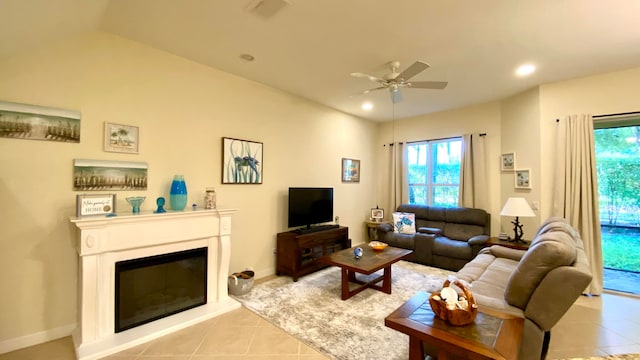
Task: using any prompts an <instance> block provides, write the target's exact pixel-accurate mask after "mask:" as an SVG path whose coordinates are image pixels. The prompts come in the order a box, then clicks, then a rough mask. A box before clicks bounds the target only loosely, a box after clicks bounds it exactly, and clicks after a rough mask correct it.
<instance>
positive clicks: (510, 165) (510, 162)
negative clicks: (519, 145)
mask: <svg viewBox="0 0 640 360" xmlns="http://www.w3.org/2000/svg"><path fill="white" fill-rule="evenodd" d="M515 169H516V153H506V154H502V155H500V170H502V171H513V170H515Z"/></svg>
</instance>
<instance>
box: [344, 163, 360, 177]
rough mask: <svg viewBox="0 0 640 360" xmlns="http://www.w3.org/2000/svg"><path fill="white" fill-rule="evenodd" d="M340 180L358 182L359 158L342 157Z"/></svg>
mask: <svg viewBox="0 0 640 360" xmlns="http://www.w3.org/2000/svg"><path fill="white" fill-rule="evenodd" d="M342 182H360V160H354V159H346V158H342Z"/></svg>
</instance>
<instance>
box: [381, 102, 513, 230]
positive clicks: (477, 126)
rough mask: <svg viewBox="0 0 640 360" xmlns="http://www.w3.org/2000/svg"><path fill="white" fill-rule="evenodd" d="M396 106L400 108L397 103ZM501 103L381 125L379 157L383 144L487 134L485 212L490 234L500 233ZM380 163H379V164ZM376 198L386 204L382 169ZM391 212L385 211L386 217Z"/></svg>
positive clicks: (386, 191)
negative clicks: (488, 205) (488, 220)
mask: <svg viewBox="0 0 640 360" xmlns="http://www.w3.org/2000/svg"><path fill="white" fill-rule="evenodd" d="M397 106H402V103H400V104H399V105H397ZM500 116H501V115H500V103H499V102H490V103H485V104H480V105H474V106H468V107H465V108H461V109H455V110H450V111H444V112H439V113H434V114H429V115H425V116H419V117H415V118H410V119H402V120H397V121H395V123H394V122H387V123H383V124H381V125H380V134H379V137H378V145H377V146H378V157H379V158H382V157H384V156H386V155H385V152H384V150H383V144H388V143H390V142H392V141H394V139H395V141H403V142H406V141H420V140H431V139H440V138H449V137H455V136H461V135H463V134H467V133H486V134H487V135H486V137H485V145H486V148H487V149H486V156H487V158H486V161H487V176H488V180H487V181H488V184H489V196H488V198H489V202H490V207H489V209H486V210H487V211H489V213H491V223H492V226H491V228H492V230H491V231H492V233H494V234H497V233H498V231H499V230H498V229H499V216H498V214H499V212H500V209H501V208H500V206H501V203H500V173H499V171H500V167H499V159H500V138H501V130H500ZM379 163H381V161H379ZM379 175H380V176H379V187H378V190H377V193H378V198H380V202H381V203H386V196H385V195H386V194H387V193H388V190H387V189H388V188H389V179H388V178H386V177H385V176H384V172H383V170H382V169H381V171H380V173H379ZM391 212H392V211H387V213H385V216H387V217H389V216H390V214H391Z"/></svg>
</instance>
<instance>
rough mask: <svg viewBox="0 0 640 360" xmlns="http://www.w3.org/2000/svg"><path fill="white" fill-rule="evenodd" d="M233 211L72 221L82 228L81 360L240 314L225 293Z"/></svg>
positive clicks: (75, 337)
mask: <svg viewBox="0 0 640 360" xmlns="http://www.w3.org/2000/svg"><path fill="white" fill-rule="evenodd" d="M234 212H235V210H222V209H218V210H198V211H184V212H168V213H163V214H153V213H148V214H145V213H142V214H137V215H122V214H119V215H118V216H115V217H86V218H72V219H71V222H73V223H74V224H75V225H76V227H77V228H78V230H79V231H78V246H77V250H78V255H79V266H78V277H79V281H78V282H79V289H78V292H79V297H78V327H77V329H76V331H74V333H73V341H74V345H75V347H76V355H77V358H78V359H79V360H93V359H99V358H102V357H104V356H107V355H110V354H113V353H116V352H119V351H122V350H125V349H127V348H129V347H132V346H136V345H139V344H141V343H144V342H147V341H150V340H153V339H155V338H157V337H160V336H163V335H166V334H168V333H170V332H173V331H176V330H179V329H182V328H185V327H187V326H190V325H193V324H196V323H198V322H201V321H203V320H206V319H209V318H212V317H215V316H217V315H220V314H222V313H225V312H228V311H231V310H233V309H237V308H239V307H240V304H239V303H238V302H237V301H235V300H233V299H232V298H230V297H229V295H228V291H227V277H228V275H229V260H230V256H231V215H232V214H233V213H234ZM162 273H164V274H167V276H163V275H162ZM158 274H160V275H158ZM176 277H182V279H185V278H187V277H188V278H193V279H195V280H196V281H195V282H193V283H190V284H186V283H184V281H183V280H178V279H177V278H176ZM152 278H153V279H154V280H150V279H152ZM140 281H142V283H143V285H141V284H140V283H139V282H140ZM161 283H162V286H158V285H159V284H161ZM165 285H166V286H165ZM118 289H119V290H118ZM130 290H133V291H130ZM142 290H144V291H148V294H147V295H141V293H140V291H142ZM127 297H129V298H127ZM123 301H125V302H129V303H131V302H133V303H135V304H136V305H133V307H132V305H131V304H129V305H127V304H124V303H123ZM140 304H142V307H143V308H144V309H142V308H136V306H138V305H140Z"/></svg>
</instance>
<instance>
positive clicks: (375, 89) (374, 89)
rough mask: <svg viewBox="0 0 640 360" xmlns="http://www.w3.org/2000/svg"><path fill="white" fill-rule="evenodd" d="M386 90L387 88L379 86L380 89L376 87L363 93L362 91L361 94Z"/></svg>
mask: <svg viewBox="0 0 640 360" xmlns="http://www.w3.org/2000/svg"><path fill="white" fill-rule="evenodd" d="M386 88H387V87H386V86H380V87H377V88H373V89H369V90H365V91H363V92H362V93H363V94H368V93H370V92H372V91H377V90H382V89H386Z"/></svg>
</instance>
